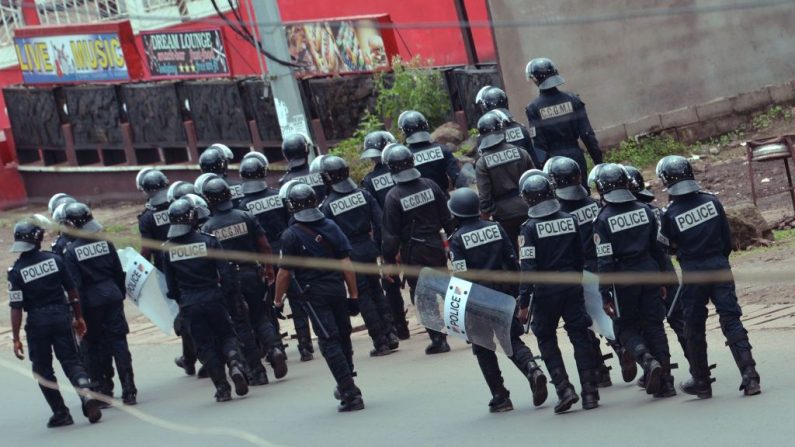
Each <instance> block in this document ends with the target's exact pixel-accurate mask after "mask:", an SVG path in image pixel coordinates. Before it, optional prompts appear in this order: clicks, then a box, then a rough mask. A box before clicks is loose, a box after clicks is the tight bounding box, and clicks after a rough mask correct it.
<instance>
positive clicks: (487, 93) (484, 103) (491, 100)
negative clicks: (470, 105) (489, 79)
mask: <svg viewBox="0 0 795 447" xmlns="http://www.w3.org/2000/svg"><path fill="white" fill-rule="evenodd" d="M475 104H476V105H477V106H478V107H480V111H481V112H482V113H486V112H489V111H492V110H495V109H507V108H508V95H506V94H505V91H504V90H503V89H501V88H499V87H494V86H491V85H487V86H485V87H483V88H482V89H480V91H479V92H478V95H477V97H476V98H475Z"/></svg>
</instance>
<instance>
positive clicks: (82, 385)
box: [77, 378, 102, 424]
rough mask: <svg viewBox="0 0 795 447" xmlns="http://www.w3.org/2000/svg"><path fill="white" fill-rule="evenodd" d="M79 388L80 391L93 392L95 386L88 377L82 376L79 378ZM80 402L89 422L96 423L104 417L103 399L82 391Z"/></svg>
mask: <svg viewBox="0 0 795 447" xmlns="http://www.w3.org/2000/svg"><path fill="white" fill-rule="evenodd" d="M77 388H79V389H80V391H84V392H91V389H92V388H93V386H92V385H91V382H90V381H89V380H88V379H87V378H80V379H77ZM80 402H81V407H82V409H83V416H85V417H86V418H88V422H91V423H92V424H94V423H96V422H99V420H100V419H102V409H101V408H102V401H100V400H97V399H95V398H93V397H91V396H89V395H87V394H84V393H81V394H80Z"/></svg>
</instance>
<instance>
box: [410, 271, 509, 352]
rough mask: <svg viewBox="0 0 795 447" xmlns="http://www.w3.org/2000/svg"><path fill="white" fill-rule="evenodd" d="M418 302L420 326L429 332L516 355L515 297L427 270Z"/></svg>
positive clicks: (418, 283) (420, 279)
mask: <svg viewBox="0 0 795 447" xmlns="http://www.w3.org/2000/svg"><path fill="white" fill-rule="evenodd" d="M414 298H415V303H416V306H417V312H418V314H419V317H420V324H422V325H423V326H425V327H426V328H428V329H432V330H435V331H439V332H442V333H445V334H447V335H451V336H455V337H459V338H462V339H464V340H467V341H470V342H472V343H474V344H476V345H478V346H482V347H484V348H486V349H489V350H491V351H501V352H503V353H505V355H507V356H511V355H513V349H512V348H511V323H512V322H513V317H514V311H515V309H516V300H515V299H514V298H513V297H512V296H510V295H506V294H504V293H502V292H498V291H496V290H492V289H489V288H487V287H483V286H481V285H478V284H473V283H471V282H469V281H465V280H463V279H460V278H456V277H451V276H449V275H446V274H443V273H441V272H439V271H437V270H433V269H430V268H424V269H422V271H421V272H420V277H419V281H418V282H417V289H416V293H415V297H414Z"/></svg>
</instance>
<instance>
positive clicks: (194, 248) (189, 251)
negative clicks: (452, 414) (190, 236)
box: [168, 242, 207, 262]
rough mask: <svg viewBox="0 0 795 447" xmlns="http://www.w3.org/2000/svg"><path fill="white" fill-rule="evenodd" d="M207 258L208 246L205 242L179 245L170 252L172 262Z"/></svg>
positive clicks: (169, 256)
mask: <svg viewBox="0 0 795 447" xmlns="http://www.w3.org/2000/svg"><path fill="white" fill-rule="evenodd" d="M205 256H207V244H205V243H204V242H196V243H195V244H188V245H179V246H176V247H172V248H170V249H169V250H168V258H169V260H171V262H176V261H187V260H188V259H195V258H203V257H205Z"/></svg>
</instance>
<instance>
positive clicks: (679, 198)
mask: <svg viewBox="0 0 795 447" xmlns="http://www.w3.org/2000/svg"><path fill="white" fill-rule="evenodd" d="M657 176H658V177H659V178H660V180H662V182H663V185H664V186H665V187H666V188H667V191H668V195H669V196H670V197H671V199H672V202H671V204H670V205H669V206H668V209H667V210H666V211H665V213H664V215H663V221H662V226H661V232H660V235H661V238H660V239H662V241H663V242H667V243H668V245H669V246H670V247H671V249H672V250H674V251H675V252H676V257H677V259H678V260H679V265H680V266H681V267H682V280H683V284H684V285H683V286H682V291H681V300H682V304H683V307H684V319H685V338H686V339H687V358H688V361H689V362H690V374H691V375H692V377H691V378H690V379H689V380H687V381H685V382H683V383H682V384H681V388H682V391H684V392H685V393H687V394H693V395H696V396H698V397H699V398H701V399H705V398H709V397H711V396H712V382H713V381H714V379H711V378H710V368H709V366H708V362H707V339H706V328H705V323H706V319H707V307H706V306H707V302H709V301H710V300H711V301H712V303H713V304H714V305H715V310H716V311H717V313H718V315H719V316H720V318H719V321H720V326H721V329H722V331H723V335H724V336H725V337H726V344H727V345H728V346H729V349H730V350H731V353H732V355H733V356H734V361H735V362H736V363H737V367H738V368H739V369H740V375H741V377H742V382H741V384H740V390H742V391H743V394H745V395H746V396H753V395H756V394H759V393H761V392H762V389H761V387H760V385H759V382H760V379H759V373H757V371H756V368H755V366H756V362H755V361H754V358H753V355H752V354H751V343H750V342H749V340H748V331H747V330H746V329H745V328H744V327H743V324H742V322H741V321H740V316H741V315H742V309H741V308H740V305H739V303H738V302H737V295H736V294H735V287H734V281H732V280H729V281H721V282H714V283H707V284H687V282H688V281H687V280H688V274H689V273H690V272H703V271H728V270H730V269H731V264H730V263H729V255H730V254H731V251H732V239H731V230H730V228H729V223H728V221H727V219H726V213H725V212H724V210H723V206H722V205H721V203H720V201H719V200H718V198H717V197H716V196H714V195H712V194H709V193H706V192H702V191H700V187H699V185H698V183H696V181H695V177H694V175H693V168H692V167H691V166H690V163H689V162H688V161H687V160H686V159H685V158H684V157H680V156H675V155H669V156H667V157H665V158H663V159H662V160H660V162H659V163H658V164H657Z"/></svg>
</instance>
